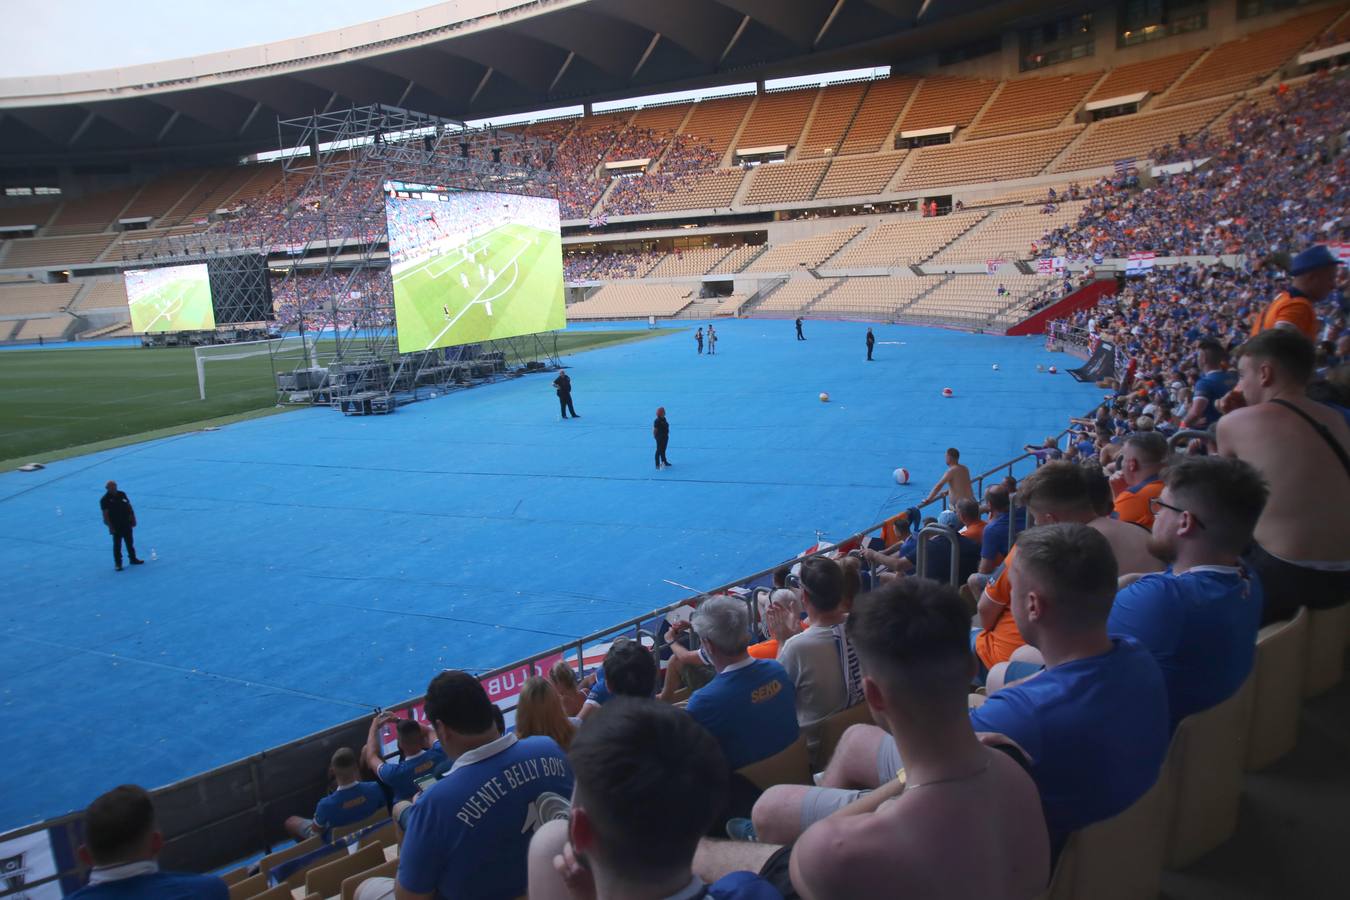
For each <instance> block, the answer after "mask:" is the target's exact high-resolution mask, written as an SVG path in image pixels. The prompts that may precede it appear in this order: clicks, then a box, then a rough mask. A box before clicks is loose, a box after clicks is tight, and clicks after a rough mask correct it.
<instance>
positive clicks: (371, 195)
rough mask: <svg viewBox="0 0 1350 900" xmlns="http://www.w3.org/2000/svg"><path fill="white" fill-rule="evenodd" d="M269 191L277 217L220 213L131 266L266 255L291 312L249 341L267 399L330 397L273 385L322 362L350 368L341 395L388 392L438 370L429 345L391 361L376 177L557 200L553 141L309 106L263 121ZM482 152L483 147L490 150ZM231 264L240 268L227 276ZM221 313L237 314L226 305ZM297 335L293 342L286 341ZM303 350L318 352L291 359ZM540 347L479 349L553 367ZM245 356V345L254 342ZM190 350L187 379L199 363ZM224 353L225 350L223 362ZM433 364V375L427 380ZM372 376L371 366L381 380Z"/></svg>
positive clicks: (390, 304) (389, 290)
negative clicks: (273, 155) (268, 139)
mask: <svg viewBox="0 0 1350 900" xmlns="http://www.w3.org/2000/svg"><path fill="white" fill-rule="evenodd" d="M277 143H278V149H279V151H280V156H281V158H282V187H281V191H282V194H283V196H287V197H291V198H294V199H293V200H292V201H291V202H290V203H289V205H288V206H287V208H286V209H285V210H284V211H283V214H282V215H280V216H277V217H273V218H270V219H268V220H266V221H257V222H248V221H244V222H243V223H242V224H243V225H244V226H245V227H244V228H243V229H240V228H239V227H237V226H238V225H239V224H240V222H239V220H238V219H230V218H228V217H227V218H226V219H225V220H224V221H219V222H213V223H212V224H211V226H209V227H208V228H207V230H206V231H205V232H200V233H195V234H178V235H175V234H166V235H164V236H163V237H160V238H158V239H156V240H155V241H153V242H148V246H147V249H145V250H143V251H140V255H141V257H142V258H141V259H139V260H138V264H148V265H169V264H175V265H181V264H183V263H185V262H202V261H209V260H211V259H217V258H220V257H226V256H241V255H246V254H261V255H262V256H263V257H264V258H265V259H267V260H268V266H269V267H270V269H271V273H272V276H271V277H272V285H273V293H274V296H275V295H277V294H280V295H281V296H284V297H286V298H287V299H288V300H289V301H293V302H294V304H295V315H294V318H288V320H286V321H281V322H277V323H273V324H272V328H271V330H272V331H273V333H274V334H275V335H276V336H277V337H278V338H279V339H280V340H273V341H265V342H261V343H260V344H259V345H258V346H262V345H266V346H267V347H269V348H271V349H272V351H273V355H272V363H273V376H274V379H275V380H276V382H277V397H278V402H293V401H295V400H296V399H297V398H302V397H307V398H308V399H309V400H310V401H311V402H316V403H317V402H326V401H329V400H333V399H334V394H335V393H336V392H337V391H338V390H339V387H338V386H337V385H330V384H324V385H320V386H316V387H315V389H313V390H310V391H295V390H292V389H290V388H288V387H283V384H284V383H286V382H287V379H285V378H281V377H278V376H284V375H286V374H288V373H294V372H295V371H296V370H297V369H301V368H305V369H311V368H313V367H314V366H315V364H316V360H317V359H318V358H319V357H320V356H322V357H323V358H324V360H325V364H327V365H337V366H341V367H343V368H344V369H345V370H347V371H349V372H350V371H356V372H358V373H368V374H359V375H357V376H356V377H349V378H345V379H344V383H343V384H342V385H341V387H340V390H341V391H342V392H349V393H355V392H365V393H369V392H377V393H384V394H389V393H393V392H395V391H398V392H400V393H403V392H408V391H411V392H412V393H413V394H414V395H417V394H418V392H419V391H420V390H421V389H422V388H423V387H424V386H426V387H432V386H433V385H424V382H426V381H428V380H431V381H435V380H436V378H438V377H440V375H439V373H444V372H445V371H446V365H445V363H446V359H445V358H444V357H443V356H437V355H436V354H431V353H420V354H407V355H400V354H399V353H398V348H397V340H396V334H395V330H394V300H393V284H392V281H391V279H390V276H389V263H388V253H387V249H386V248H387V245H388V225H387V223H386V221H385V208H384V185H385V183H386V182H389V181H400V182H404V183H411V184H426V185H435V186H441V187H447V188H451V189H455V188H459V189H463V190H475V191H498V192H503V193H513V194H528V195H533V196H546V197H556V196H557V182H556V178H555V176H554V174H553V172H552V171H550V166H551V163H552V159H553V154H554V145H553V144H552V142H550V141H546V140H543V139H541V138H537V137H531V136H528V135H525V134H522V133H520V132H518V131H507V130H504V129H502V130H498V129H495V128H490V127H484V128H469V127H467V126H465V125H464V123H462V122H459V121H456V120H452V119H445V118H440V117H437V116H431V115H426V114H423V113H418V112H414V111H411V110H406V109H401V108H398V107H394V106H388V105H384V104H375V105H371V106H361V107H351V108H348V109H340V110H332V111H328V112H322V113H315V114H313V115H310V116H303V117H300V118H295V119H280V120H278V122H277ZM494 151H495V152H494ZM222 268H224V269H227V270H228V271H227V273H226V274H225V275H224V276H223V277H225V278H227V279H229V278H234V277H238V278H244V277H247V276H246V275H245V269H244V267H222ZM234 269H238V270H239V272H240V274H239V275H238V276H235V275H233V274H230V272H232V271H233V270H234ZM221 319H222V321H237V319H235V318H232V317H230V315H229V311H224V313H223V314H222V315H221ZM296 339H298V340H296ZM297 344H298V345H299V346H301V347H306V346H308V345H314V346H315V347H321V348H322V350H321V352H318V351H313V350H310V351H305V352H302V353H299V354H297V353H296V350H295V348H296V346H297ZM550 346H551V344H550V342H549V341H547V340H540V339H538V338H536V339H535V340H534V341H533V342H529V341H521V342H517V343H515V344H512V345H510V346H509V347H501V348H489V351H488V352H496V353H500V354H501V355H502V357H504V358H507V359H510V358H513V357H514V358H517V359H520V360H521V362H522V363H523V362H525V361H526V359H525V356H526V354H525V352H524V351H526V350H527V349H528V350H529V351H531V352H530V353H529V354H528V355H529V356H530V357H531V358H532V359H534V360H540V359H545V360H547V362H548V363H551V364H553V365H556V364H558V359H557V354H556V352H554V351H553V350H551V349H550ZM255 350H256V347H255ZM212 358H213V354H211V353H207V354H205V355H204V356H200V357H199V362H198V372H199V386H200V387H202V389H203V390H204V386H205V374H204V373H205V368H204V363H205V362H207V361H209V360H211V359H212ZM215 358H228V352H225V355H224V356H223V357H215ZM432 370H434V372H435V373H437V374H434V375H429V374H428V373H430V372H431V371H432ZM381 373H383V374H381Z"/></svg>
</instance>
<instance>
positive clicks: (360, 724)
mask: <svg viewBox="0 0 1350 900" xmlns="http://www.w3.org/2000/svg"><path fill="white" fill-rule="evenodd" d="M1100 405H1101V404H1098V406H1100ZM1096 408H1097V407H1094V408H1093V410H1092V411H1091V412H1089V415H1091V414H1092V413H1093V412H1095V411H1096ZM1070 430H1071V429H1070V428H1066V429H1064V431H1062V432H1060V437H1063V435H1065V434H1067V433H1068V432H1069V431H1070ZM1034 456H1035V454H1033V453H1023V454H1020V455H1018V456H1016V457H1014V458H1012V459H1010V460H1008V461H1006V462H1003V463H1000V464H999V465H997V466H995V467H993V468H991V469H990V470H989V471H987V472H982V473H980V474H979V475H977V476H975V478H973V479H972V486H973V485H976V484H978V485H980V486H981V487H983V484H984V482H985V480H986V479H988V478H989V477H991V476H993V475H996V474H1001V473H1005V472H1006V473H1008V474H1012V470H1013V467H1014V466H1016V465H1017V464H1018V463H1021V462H1023V461H1025V460H1027V459H1030V458H1033V457H1034ZM947 496H948V494H947V492H946V491H944V492H943V493H942V494H940V495H939V496H938V497H935V498H934V499H933V500H931V501H927V502H925V503H921V504H918V508H919V509H920V510H923V509H927V508H929V507H931V506H933V505H935V504H939V503H940V504H941V505H942V506H943V508H945V507H946V504H947ZM888 521H889V518H887V519H884V520H882V521H880V522H876V523H874V524H872V525H869V526H867V527H865V528H863V529H861V530H860V531H858V532H856V533H854V534H851V535H849V536H848V537H846V538H844V539H843V540H841V541H838V542H836V543H834V544H831V546H829V547H824V548H821V549H817V550H815V551H813V552H811V553H808V554H803V555H801V556H796V557H792V558H790V559H788V560H785V561H783V562H779V563H776V564H774V565H772V566H768V567H766V568H763V569H760V570H759V571H757V572H754V573H752V574H750V575H746V576H742V577H740V578H737V579H735V580H733V581H729V582H727V583H725V584H721V585H718V586H717V587H714V588H710V589H708V590H706V591H703V592H700V593H697V594H694V595H693V596H691V597H685V598H684V599H681V600H678V601H676V602H674V603H669V604H666V605H664V606H660V607H657V608H656V609H653V610H650V611H648V612H645V613H642V614H641V615H638V616H634V617H632V618H629V619H626V620H624V621H622V622H619V623H617V624H614V625H611V626H608V627H606V628H604V629H601V630H599V631H594V632H591V633H590V634H587V635H583V636H580V637H577V638H573V639H571V640H569V641H567V642H566V643H564V644H560V645H557V646H554V647H550V648H549V649H547V650H543V651H540V652H537V653H533V654H531V655H530V656H527V657H525V658H524V659H520V660H516V661H514V662H510V663H507V664H505V665H501V666H497V667H496V668H493V669H490V670H489V671H487V672H485V673H483V674H481V675H480V676H479V680H480V681H483V682H486V681H488V680H490V679H493V678H497V677H500V676H503V675H507V674H510V673H514V672H516V671H518V670H520V669H522V668H528V669H529V670H531V671H533V670H534V669H535V667H536V666H537V663H538V661H539V660H541V659H546V658H549V657H553V656H562V658H563V659H568V655H569V654H570V653H573V652H575V654H576V660H575V662H576V665H577V668H578V671H584V658H585V648H586V645H587V644H592V643H596V642H599V641H602V640H605V639H612V638H613V637H616V636H619V635H621V634H623V633H625V632H628V631H630V630H631V631H632V633H633V635H634V637H637V638H638V639H642V638H643V637H650V638H652V639H653V640H655V641H656V646H657V649H658V650H659V649H660V648H661V646H663V638H664V636H663V635H659V634H657V635H654V634H652V633H651V632H650V631H646V630H644V629H643V628H642V625H643V624H644V623H646V622H649V621H650V620H652V619H655V618H657V617H660V616H664V615H667V614H669V613H670V612H672V611H674V610H676V609H679V608H680V607H682V606H696V605H697V604H698V603H699V601H701V600H702V599H704V598H706V597H710V596H713V595H716V594H726V593H728V592H731V591H732V590H733V589H734V588H738V587H744V586H745V585H746V584H748V583H750V582H754V581H757V580H759V579H762V578H764V577H766V576H769V575H772V574H773V572H774V571H775V570H776V569H778V568H779V567H780V566H782V565H784V564H785V563H791V564H796V563H799V562H801V561H803V560H805V559H810V558H812V557H816V556H822V555H824V554H826V553H830V552H833V550H834V548H835V547H836V546H838V545H839V544H847V543H849V542H850V541H853V540H855V539H856V540H860V541H861V540H863V539H865V538H866V537H867V536H868V535H869V534H872V533H874V532H877V531H880V530H881V529H882V528H883V527H885V525H886V523H887V522H888ZM939 533H940V534H943V535H952V534H955V531H954V530H953V529H950V528H945V527H943V526H934V525H929V526H926V527H925V528H923V529H921V530H920V532H919V534H920V535H921V536H922V535H924V534H939ZM925 543H926V542H925V541H922V540H921V541H919V545H918V546H919V550H918V552H919V553H921V554H925V555H924V557H923V559H925V560H926V548H925ZM951 545H952V549H953V566H952V571H953V572H957V571H958V568H959V550H958V549H957V546H956V542H955V541H954V540H953V541H951ZM921 565H922V564H921ZM920 571H922V568H920ZM757 594H758V591H751V592H748V593H747V594H746V596H745V597H744V599H745V602H746V603H747V604H748V605H749V606H750V612H751V621H752V622H757V621H758V604H757V603H756V602H755V599H756V596H757ZM691 634H692V632H691ZM422 700H423V698H422V697H418V698H417V699H415V700H408V701H402V702H400V703H398V704H397V705H396V706H395V707H392V708H397V709H406V708H408V707H410V706H414V705H416V704H418V703H421V702H422ZM506 711H509V708H508V709H507V710H506ZM369 720H370V717H369V715H363V716H360V717H357V718H354V719H350V720H347V721H345V722H342V723H340V724H337V725H334V726H332V727H330V728H326V729H323V730H322V731H317V732H313V733H311V734H308V735H304V736H302V737H298V738H296V739H295V740H292V741H289V742H287V743H285V744H282V745H280V746H277V747H272V748H269V749H267V750H263V751H260V752H259V753H255V754H252V755H250V756H247V757H244V758H242V759H239V760H235V761H234V762H230V763H226V764H225V765H222V766H217V767H216V768H214V769H211V770H208V771H206V772H202V773H199V774H197V775H192V776H189V777H187V778H184V779H181V780H179V781H176V782H173V783H171V784H168V785H164V786H162V787H159V788H156V789H154V790H153V791H152V793H153V794H154V796H155V797H156V800H157V806H161V807H162V806H164V805H165V803H166V801H167V802H172V801H180V802H179V803H178V805H177V806H176V807H175V809H174V810H173V811H172V812H173V813H175V814H176V815H170V814H168V813H167V812H166V811H165V810H163V809H161V815H160V819H161V826H162V827H163V830H164V831H165V833H166V835H167V837H168V845H167V846H166V852H165V857H166V860H165V862H166V865H171V866H173V867H176V868H185V867H186V868H195V869H198V870H210V869H214V868H219V867H221V866H224V865H227V864H229V863H232V862H234V861H235V860H237V859H239V858H241V857H242V856H245V855H247V852H245V853H240V852H238V848H239V847H240V846H241V845H242V844H243V843H244V842H245V840H247V842H248V846H249V847H250V848H251V850H249V851H248V852H257V851H258V850H260V849H264V850H270V848H271V846H272V843H271V839H270V836H271V835H272V834H273V833H275V831H276V828H274V827H273V825H275V824H278V823H269V821H267V817H268V816H269V815H271V814H272V810H273V806H274V805H275V804H276V800H275V799H272V800H271V801H270V802H269V800H268V798H275V797H276V791H277V788H276V784H275V782H276V780H277V776H276V774H275V773H274V774H272V775H271V776H270V780H269V775H268V773H267V772H266V771H265V769H266V768H267V767H268V766H269V765H276V766H278V767H280V766H283V765H286V764H289V767H291V768H294V767H295V766H296V765H297V764H296V757H297V756H298V755H302V754H303V751H305V750H306V749H311V750H312V751H313V753H312V754H311V755H318V754H322V755H324V758H325V759H326V754H328V753H331V752H332V750H333V749H334V745H336V744H338V743H339V742H340V741H351V740H356V741H358V742H359V741H360V740H362V739H363V737H361V736H363V735H364V734H365V733H366V730H367V729H368V727H369V725H368V723H369ZM306 766H307V763H306ZM317 768H318V767H317V766H316V770H317ZM305 771H308V769H307V768H305ZM231 776H233V780H231ZM222 784H224V785H225V790H224V793H223V796H228V797H229V798H230V800H232V801H233V802H235V803H236V804H237V805H236V807H234V808H232V810H231V811H230V813H229V815H228V818H232V819H236V820H241V821H240V824H239V825H238V831H237V832H235V833H236V834H239V835H242V833H243V832H244V831H246V830H247V829H249V827H250V825H252V826H253V830H252V832H251V836H250V837H247V838H244V837H242V836H241V837H240V839H239V840H236V841H233V842H232V841H229V840H224V841H222V840H220V836H221V832H220V830H219V826H220V825H221V823H222V822H223V821H224V820H225V818H226V817H222V816H217V818H215V819H211V820H207V819H205V818H204V814H203V808H209V806H210V801H211V800H213V799H217V798H218V797H219V796H222V792H221V791H220V790H219V789H218V788H219V787H220V786H221V785H222ZM310 787H313V786H310V785H300V786H299V787H298V788H296V789H294V790H292V791H290V792H289V793H288V794H287V796H291V795H294V797H295V800H294V802H295V803H300V802H302V801H303V802H310V801H312V799H313V798H312V797H310V796H308V793H307V791H308V790H309V788H310ZM241 797H242V798H252V802H251V804H250V803H248V802H246V801H244V800H240V798H241ZM83 815H84V813H83V811H81V810H74V811H71V812H69V813H65V814H62V815H58V816H53V817H51V818H49V819H46V820H44V821H42V822H38V823H34V824H31V825H25V826H21V827H19V828H15V829H12V830H10V831H7V832H4V833H2V834H0V841H5V840H12V839H15V838H19V837H24V836H26V835H32V834H36V833H38V832H42V831H47V830H50V831H51V832H52V834H53V835H60V836H61V839H62V840H63V841H65V842H66V843H67V845H68V846H67V847H66V848H65V849H67V850H72V851H73V849H74V843H73V842H74V841H75V840H76V839H77V835H78V833H79V831H78V828H77V826H78V823H79V822H80V820H82V818H83ZM250 815H251V816H253V817H254V818H253V820H251V821H250V822H244V821H242V819H244V818H245V817H248V816H250ZM177 819H182V820H186V821H188V822H189V823H191V824H189V825H188V826H187V827H183V828H174V827H173V826H174V825H175V824H177V822H176V821H175V820H177ZM255 840H256V842H257V844H255V843H253V842H254V841H255ZM258 844H260V845H261V846H258ZM175 847H180V848H184V847H185V848H187V849H179V850H178V853H177V855H176V856H175V855H173V854H172V853H171V852H170V851H173V850H174V849H175ZM171 856H172V858H170V857H171ZM59 858H60V857H59ZM70 858H72V868H68V869H63V870H62V871H60V872H58V873H56V874H54V875H52V876H51V877H50V878H48V879H45V880H44V881H42V882H38V883H34V884H29V885H26V886H25V887H26V888H32V887H38V886H41V884H44V883H50V882H52V881H54V880H55V879H57V878H61V877H73V876H76V875H78V874H79V871H80V870H79V869H78V868H76V867H73V853H72V854H70ZM8 893H11V892H9V891H3V890H0V897H3V896H4V895H6V894H8Z"/></svg>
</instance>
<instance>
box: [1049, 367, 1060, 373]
mask: <svg viewBox="0 0 1350 900" xmlns="http://www.w3.org/2000/svg"><path fill="white" fill-rule="evenodd" d="M1050 374H1051V375H1058V374H1059V369H1056V368H1055V367H1054V366H1051V367H1050Z"/></svg>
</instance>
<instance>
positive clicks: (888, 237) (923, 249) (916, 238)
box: [822, 213, 985, 269]
mask: <svg viewBox="0 0 1350 900" xmlns="http://www.w3.org/2000/svg"><path fill="white" fill-rule="evenodd" d="M984 216H985V214H984V213H954V214H952V215H950V216H939V217H937V218H935V219H934V218H914V219H906V220H903V221H899V222H886V223H884V224H881V225H878V226H876V227H875V228H873V229H872V230H871V231H869V232H868V233H867V234H865V235H863V236H862V237H861V238H859V239H858V240H856V241H854V242H853V243H852V244H850V245H849V246H848V248H847V249H845V250H844V251H843V252H841V253H839V254H837V255H835V256H834V257H833V258H831V259H830V260H828V261H827V262H826V264H825V265H824V266H822V268H824V269H867V268H890V267H893V266H909V265H914V264H916V263H921V262H923V261H924V260H926V259H928V258H930V257H931V256H932V255H933V254H935V253H937V252H938V251H939V250H941V249H942V248H943V247H945V246H946V245H947V244H949V243H951V242H952V241H953V240H955V239H956V238H957V237H958V236H959V235H961V234H963V233H964V232H965V231H966V230H968V229H969V228H971V227H973V226H974V225H975V224H976V223H978V222H979V221H980V220H981V219H983V218H984Z"/></svg>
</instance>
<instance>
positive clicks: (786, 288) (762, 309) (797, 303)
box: [754, 278, 843, 313]
mask: <svg viewBox="0 0 1350 900" xmlns="http://www.w3.org/2000/svg"><path fill="white" fill-rule="evenodd" d="M842 280H843V279H840V278H820V279H816V278H789V279H788V280H787V281H784V282H783V283H782V284H780V285H779V286H778V287H776V288H774V289H773V290H772V291H771V292H770V293H769V294H768V295H767V296H766V297H764V298H763V299H762V300H761V301H760V303H759V304H758V305H756V306H755V310H754V311H755V312H757V313H766V312H768V313H797V312H800V311H802V310H804V309H805V308H806V307H807V306H809V305H810V304H811V301H812V300H815V299H816V298H817V297H819V296H820V295H821V294H823V293H825V292H826V291H828V290H830V289H831V288H833V287H835V286H836V285H838V284H839V283H840V282H841V281H842Z"/></svg>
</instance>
